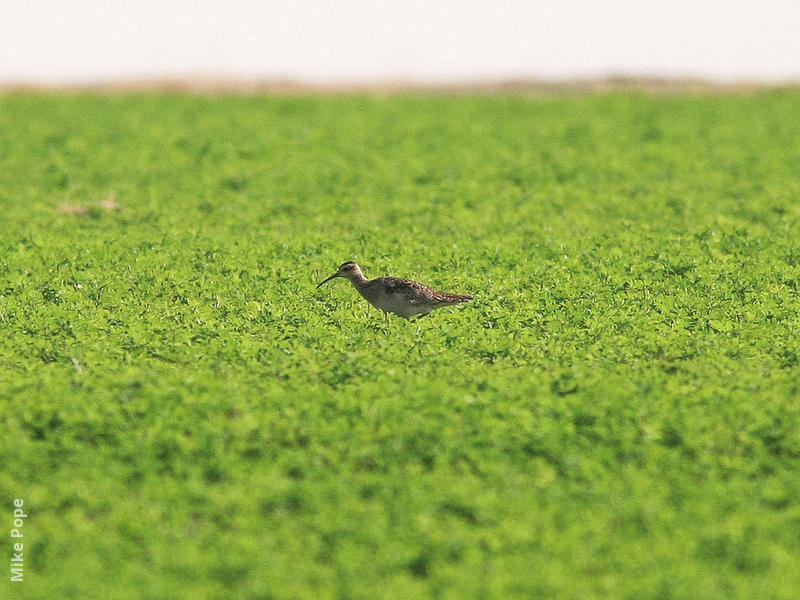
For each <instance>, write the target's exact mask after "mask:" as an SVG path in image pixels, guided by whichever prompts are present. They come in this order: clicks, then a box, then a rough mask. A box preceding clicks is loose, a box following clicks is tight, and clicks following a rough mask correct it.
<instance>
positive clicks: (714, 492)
mask: <svg viewBox="0 0 800 600" xmlns="http://www.w3.org/2000/svg"><path fill="white" fill-rule="evenodd" d="M798 132H800V91H792V90H784V91H774V90H773V91H769V90H765V91H762V92H758V93H755V94H751V95H735V94H717V95H714V94H706V95H698V96H660V97H651V96H646V95H643V94H638V93H632V92H627V93H622V92H614V93H607V94H602V95H586V96H574V97H540V98H525V97H522V96H516V97H514V96H491V95H485V96H481V95H455V96H446V95H443V96H433V95H431V96H412V95H410V96H403V95H390V96H387V97H368V96H315V97H307V98H300V97H257V96H253V97H245V96H242V97H235V96H229V97H224V96H223V97H215V96H190V95H168V94H161V95H159V94H152V95H147V94H139V95H135V94H134V95H124V94H123V95H82V94H78V95H43V94H22V93H19V94H8V93H7V94H5V95H0V206H2V211H3V213H2V220H1V221H0V334H1V336H2V337H1V341H0V409H1V410H0V427H1V428H2V429H0V431H2V434H1V435H0V456H2V469H1V470H0V499H1V500H0V501H2V508H1V509H0V514H2V515H3V517H2V522H3V527H2V538H3V540H5V541H4V542H3V544H4V546H3V552H4V553H5V554H4V556H8V557H11V555H12V543H13V541H14V540H12V539H11V538H10V537H9V531H10V530H11V528H12V526H13V518H12V511H13V506H12V501H13V499H14V498H22V499H24V507H25V509H26V512H27V514H28V517H27V519H26V521H25V525H24V529H23V533H24V582H21V583H20V582H15V583H11V582H10V581H9V579H10V577H9V571H8V570H6V571H5V574H4V575H3V584H2V586H0V597H3V598H31V599H40V598H41V599H45V598H47V599H59V600H60V599H69V598H76V599H94V598H98V599H103V600H113V599H117V598H120V599H122V598H125V599H128V598H131V599H134V598H135V599H166V598H196V599H204V598H243V599H244V598H246V599H271V600H284V599H286V600H288V599H301V600H305V599H323V600H324V599H342V600H344V599H351V600H360V599H364V600H366V599H376V598H397V599H403V600H406V599H414V598H442V599H453V600H456V599H458V600H461V599H473V598H474V599H487V598H543V599H551V598H554V599H560V598H571V599H576V600H578V599H581V600H583V599H591V598H597V599H617V598H620V599H622V598H625V599H631V600H634V599H637V600H638V599H650V598H652V599H656V598H657V599H662V600H668V599H693V600H694V599H706V598H718V599H726V600H727V599H731V598H742V599H753V598H758V599H759V600H767V599H773V598H785V599H787V600H788V599H794V598H797V593H798V592H797V591H798V589H800V502H799V501H798V498H800V468H799V467H800V339H799V337H798V329H800V316H799V315H798V310H799V309H800V298H798V287H800V135H799V134H798ZM347 260H356V261H358V262H359V263H360V264H361V265H362V266H363V268H364V270H365V273H366V274H367V276H372V277H375V276H379V275H386V274H391V275H397V276H404V277H411V278H414V279H418V280H420V281H422V282H424V283H427V284H429V285H432V286H434V287H436V288H439V289H443V290H446V291H454V292H462V293H471V294H473V295H474V296H475V300H474V301H473V302H472V303H471V304H469V305H463V306H459V307H458V308H453V309H443V310H440V311H436V312H434V313H433V314H432V315H431V316H429V317H425V318H423V319H421V320H419V321H418V322H408V321H406V320H403V319H400V318H397V317H394V316H392V317H391V318H389V319H388V320H387V319H385V318H384V316H383V315H382V314H381V313H380V312H379V311H377V310H376V309H374V308H372V307H371V306H369V305H368V304H367V303H366V302H365V301H364V300H363V299H361V298H360V297H359V296H358V295H357V293H356V292H355V290H354V289H353V288H352V287H351V286H350V285H349V284H348V283H347V282H346V281H344V280H342V279H338V280H335V281H333V282H331V283H330V284H329V285H327V286H323V287H322V288H320V289H318V290H317V289H315V285H316V284H317V283H318V282H319V281H321V280H322V279H323V278H324V277H326V276H328V275H330V274H331V273H333V272H334V271H335V269H336V267H337V266H338V265H339V264H340V263H342V262H344V261H347Z"/></svg>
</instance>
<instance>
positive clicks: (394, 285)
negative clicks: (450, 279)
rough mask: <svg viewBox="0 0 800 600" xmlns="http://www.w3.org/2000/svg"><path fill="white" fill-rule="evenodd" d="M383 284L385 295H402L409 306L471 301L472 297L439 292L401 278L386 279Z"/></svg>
mask: <svg viewBox="0 0 800 600" xmlns="http://www.w3.org/2000/svg"><path fill="white" fill-rule="evenodd" d="M384 282H385V283H384V285H385V287H386V291H387V293H389V294H402V295H403V296H405V297H406V298H407V300H408V303H409V304H432V303H439V302H441V303H455V302H469V301H470V300H472V296H467V295H465V294H448V293H447V292H440V291H438V290H434V289H433V288H429V287H428V286H427V285H423V284H421V283H419V282H418V281H412V280H411V279H403V278H402V277H386V278H385V279H384Z"/></svg>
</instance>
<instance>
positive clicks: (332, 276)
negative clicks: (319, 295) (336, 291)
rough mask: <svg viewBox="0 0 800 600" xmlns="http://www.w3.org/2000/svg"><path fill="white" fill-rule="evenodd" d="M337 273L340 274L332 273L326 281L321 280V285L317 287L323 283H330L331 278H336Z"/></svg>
mask: <svg viewBox="0 0 800 600" xmlns="http://www.w3.org/2000/svg"><path fill="white" fill-rule="evenodd" d="M337 275H339V274H338V273H334V274H333V275H331V276H330V277H328V278H327V279H326V280H325V281H323V282H321V283H320V284H319V285H317V288H319V286H320V285H322V284H323V283H328V282H329V281H330V280H331V279H333V278H334V277H336V276H337Z"/></svg>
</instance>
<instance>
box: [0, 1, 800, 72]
mask: <svg viewBox="0 0 800 600" xmlns="http://www.w3.org/2000/svg"><path fill="white" fill-rule="evenodd" d="M608 75H650V76H667V77H671V76H674V77H686V76H689V77H704V78H710V79H714V80H719V81H737V80H763V81H773V82H774V81H786V80H795V81H798V80H800V1H798V0H761V1H758V2H753V1H747V2H745V1H736V0H729V1H721V0H660V1H655V0H653V1H651V0H639V1H637V0H609V1H604V0H593V1H574V2H570V1H558V0H531V1H528V2H524V1H521V0H499V1H495V2H488V1H484V2H481V1H478V0H439V1H437V0H402V1H401V0H396V1H392V0H369V1H368V0H338V1H337V0H330V1H327V2H326V1H316V2H312V1H310V0H295V1H282V0H280V1H278V0H276V1H269V0H262V1H256V0H240V1H235V0H227V1H226V0H161V1H160V2H152V1H149V0H142V1H140V2H136V1H133V0H71V1H70V0H0V83H20V82H31V83H81V82H102V81H119V80H129V79H143V78H144V79H147V78H173V77H198V78H207V77H213V78H217V77H223V78H224V77H229V78H254V79H261V80H268V79H278V78H288V79H293V80H297V81H301V82H309V83H336V82H370V81H397V80H403V81H419V82H436V81H445V82H454V81H459V80H481V79H495V80H500V79H508V78H537V79H565V78H573V77H603V76H608Z"/></svg>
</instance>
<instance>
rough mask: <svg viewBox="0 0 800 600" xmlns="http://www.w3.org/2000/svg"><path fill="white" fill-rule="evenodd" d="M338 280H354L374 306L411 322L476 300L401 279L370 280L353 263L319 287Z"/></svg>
mask: <svg viewBox="0 0 800 600" xmlns="http://www.w3.org/2000/svg"><path fill="white" fill-rule="evenodd" d="M336 277H344V278H345V279H348V280H350V283H352V284H353V287H355V288H356V289H357V290H358V293H359V294H361V295H362V296H364V298H366V300H367V302H369V303H370V304H372V306H374V307H376V308H380V309H381V310H382V311H384V312H386V313H394V314H396V315H399V316H401V317H404V318H406V319H410V318H411V317H413V316H414V315H420V316H422V315H426V314H428V313H429V312H431V311H432V310H433V309H435V308H441V307H443V306H451V305H453V304H458V303H460V302H469V301H470V300H472V296H466V295H463V294H448V293H445V292H437V291H436V290H434V289H431V288H429V287H428V286H427V285H422V284H421V283H418V282H416V281H412V280H410V279H403V278H401V277H378V278H377V279H367V278H366V277H364V273H362V272H361V267H359V266H358V265H357V264H356V263H354V262H352V261H350V262H346V263H344V264H342V266H340V267H339V270H338V271H336V273H334V274H333V275H331V276H330V277H328V278H327V279H326V280H325V281H323V282H322V283H320V284H319V285H318V286H317V287H318V288H319V286H320V285H322V284H323V283H327V282H329V281H330V280H331V279H334V278H336Z"/></svg>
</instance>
